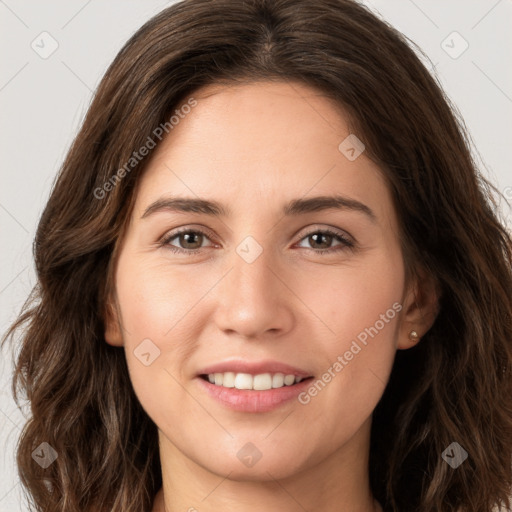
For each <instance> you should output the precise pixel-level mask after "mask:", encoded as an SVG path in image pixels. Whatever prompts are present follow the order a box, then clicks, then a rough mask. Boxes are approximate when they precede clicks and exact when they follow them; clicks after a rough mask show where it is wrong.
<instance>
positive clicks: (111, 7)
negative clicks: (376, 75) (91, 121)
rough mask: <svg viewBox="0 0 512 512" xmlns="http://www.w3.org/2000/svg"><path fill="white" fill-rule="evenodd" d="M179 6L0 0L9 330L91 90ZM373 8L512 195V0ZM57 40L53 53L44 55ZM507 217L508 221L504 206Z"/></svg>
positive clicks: (10, 450)
mask: <svg viewBox="0 0 512 512" xmlns="http://www.w3.org/2000/svg"><path fill="white" fill-rule="evenodd" d="M171 3H173V2H164V1H162V0H144V1H142V0H124V1H123V2H121V1H120V0H117V1H110V2H108V3H107V2H100V1H99V0H89V1H87V0H71V1H69V0H68V1H66V2H64V1H57V0H53V1H46V2H38V1H36V0H27V1H24V2H21V1H16V0H5V1H3V0H0V24H1V25H0V44H1V47H2V49H3V52H2V55H3V60H2V63H1V66H0V108H1V112H2V116H1V121H0V130H1V133H0V144H1V154H2V160H1V164H0V169H1V171H0V172H1V183H2V186H1V188H0V226H1V233H2V243H1V245H2V250H1V252H0V301H1V302H0V316H1V317H0V330H1V331H2V333H3V332H5V329H6V328H7V326H8V325H9V324H10V322H11V321H13V320H14V318H15V316H16V314H17V312H18V311H19V308H20V306H21V305H22V303H23V301H24V299H25V298H26V296H27V294H28V292H29V291H30V289H31V287H32V286H33V285H34V283H35V275H34V269H33V262H32V254H31V244H32V240H33V237H34V233H35V228H36V225H37V221H38V218H39V216H40V214H41V212H42V209H43V207H44V204H45V201H46V199H47V197H48V194H49V191H50V187H51V185H52V182H53V180H54V177H55V175H56V173H57V171H58V169H59V167H60V164H61V163H62V160H63V158H64V156H65V154H66V152H67V150H68V148H69V146H70V144H71V141H72V139H73V137H74V136H75V134H76V132H77V130H78V127H79V125H80V123H81V121H82V119H83V116H84V114H85V112H86V109H87V107H88V105H89V102H90V100H91V97H92V92H93V91H94V89H95V88H96V86H97V85H98V83H99V80H100V78H101V77H102V75H103V73H104V72H105V71H106V68H107V66H108V64H109V63H110V62H111V61H112V59H113V58H114V56H115V55H116V54H117V52H118V51H119V50H120V49H121V47H122V45H123V44H124V42H125V41H126V40H127V39H128V38H129V37H130V36H131V35H132V34H133V32H134V31H135V30H136V29H137V28H138V27H139V26H141V25H142V24H143V22H145V21H146V20H147V19H149V18H150V17H151V16H153V15H154V14H156V13H157V12H159V11H160V10H161V9H163V8H164V7H166V6H168V5H170V4H171ZM365 3H366V4H367V5H369V6H370V7H372V8H373V9H374V10H375V11H376V12H377V13H379V14H380V16H382V17H383V18H385V19H386V20H388V21H389V22H390V23H391V24H393V25H394V26H395V27H396V28H397V29H399V30H400V31H401V32H403V33H405V34H406V35H407V36H408V37H410V38H411V39H412V40H413V41H415V42H416V43H417V44H418V45H419V46H420V47H421V48H422V49H423V51H424V52H425V53H426V54H427V55H428V57H429V59H430V61H431V62H429V61H428V60H427V61H425V63H426V65H427V66H428V67H429V69H431V70H434V69H435V72H436V73H437V75H438V77H439V79H440V80H441V83H442V85H443V87H444V89H445V91H446V92H447V94H448V96H449V97H450V98H451V99H452V100H453V102H454V103H455V104H456V106H457V108H458V110H459V111H460V113H461V115H462V116H463V118H464V120H465V122H466V125H467V127H468V129H469V131H470V134H471V136H472V138H473V141H474V146H475V148H478V153H477V152H476V149H475V156H476V158H477V159H478V161H479V162H480V165H481V168H482V170H483V172H484V173H485V174H486V175H487V176H488V177H490V179H491V180H492V181H493V183H495V184H496V186H497V187H498V188H499V189H500V190H501V191H502V192H504V193H505V194H506V195H507V197H508V198H509V199H512V172H511V162H512V156H511V153H510V147H511V135H512V115H511V114H512V66H511V65H510V63H511V62H512V59H511V56H512V55H511V54H512V44H511V43H512V35H511V32H512V31H511V27H512V0H498V1H496V0H474V1H467V0H466V1H464V0H431V1H427V0H414V1H413V0H368V1H366V2H365ZM454 31H456V32H458V33H459V34H460V36H461V37H459V36H457V35H455V36H454V35H450V34H452V33H453V32H454ZM42 32H48V33H49V34H50V36H48V35H42V36H41V35H40V34H41V33H42ZM54 41H56V43H55V42H54ZM443 41H444V42H443ZM466 42H467V43H466ZM52 44H53V45H55V44H58V48H57V50H56V51H55V52H54V53H53V54H52V55H50V56H48V57H47V58H42V56H41V54H42V55H43V56H46V55H44V53H43V52H44V51H49V50H50V49H51V48H52ZM466 44H467V45H469V46H468V48H467V49H466V50H465V51H464V52H462V50H463V49H464V48H465V46H466ZM31 45H32V46H31ZM33 47H34V48H33ZM36 50H37V51H36ZM38 52H39V53H38ZM450 54H451V55H450ZM459 54H460V55H459ZM506 63H508V65H507V64H506ZM502 212H503V216H504V217H505V218H506V221H507V223H508V224H509V226H512V222H511V218H512V216H511V212H510V209H509V208H508V207H507V206H506V205H505V204H503V206H502ZM0 363H1V366H0V439H1V441H2V447H3V449H2V454H3V455H2V457H1V458H0V474H1V476H2V478H1V479H0V512H13V511H19V510H26V509H25V508H24V507H23V506H22V503H23V500H22V487H21V485H20V484H19V481H18V478H17V473H16V469H15V464H14V448H15V443H16V441H17V437H18V435H19V432H20V429H21V427H22V425H23V423H24V417H23V415H22V413H21V412H20V411H19V410H18V409H17V408H16V404H15V403H14V401H13V400H12V397H11V393H10V372H11V371H12V368H11V356H10V353H8V352H7V351H5V352H4V353H3V354H2V359H1V361H0Z"/></svg>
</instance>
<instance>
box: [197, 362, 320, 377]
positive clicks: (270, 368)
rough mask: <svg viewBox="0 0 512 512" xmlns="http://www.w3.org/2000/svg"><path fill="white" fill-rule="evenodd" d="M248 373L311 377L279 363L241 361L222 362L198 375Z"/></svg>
mask: <svg viewBox="0 0 512 512" xmlns="http://www.w3.org/2000/svg"><path fill="white" fill-rule="evenodd" d="M225 372H233V373H249V374H251V375H260V374H262V373H283V374H284V375H295V376H296V377H303V378H306V377H311V373H308V372H307V371H306V370H303V369H301V368H297V367H295V366H291V365H289V364H286V363H281V362H279V361H272V360H265V361H243V360H241V359H233V360H230V361H222V362H220V363H216V364H212V365H209V366H205V367H204V368H202V369H201V370H200V371H199V372H198V375H208V374H210V373H225Z"/></svg>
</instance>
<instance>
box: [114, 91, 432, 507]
mask: <svg viewBox="0 0 512 512" xmlns="http://www.w3.org/2000/svg"><path fill="white" fill-rule="evenodd" d="M193 97H194V98H195V99H196V100H197V102H198V104H197V106H195V107H194V108H193V109H192V111H191V112H190V113H189V114H188V115H186V116H185V117H184V118H183V119H181V120H180V122H179V124H177V125H176V126H175V127H174V128H173V130H172V131H171V132H170V134H169V135H168V136H167V137H166V138H165V139H163V141H162V142H161V143H160V145H159V146H158V147H157V148H156V149H155V150H154V151H155V152H154V154H153V156H152V159H151V161H150V163H149V166H148V168H147V169H146V171H145V173H144V175H143V176H142V177H141V179H140V183H139V188H138V190H137V196H136V201H135V205H134V209H133V214H132V217H131V219H130V223H129V226H128V229H127V231H126V233H125V236H124V238H123V240H122V244H121V247H120V252H119V256H118V259H117V262H116V267H115V290H113V292H112V295H111V307H109V308H108V312H107V315H108V320H107V325H106V332H105V339H106V341H107V342H108V343H110V344H111V345H114V346H120V347H121V346H123V347H124V349H125V351H126V359H127V364H128V368H129V372H130V377H131V380H132V383H133V387H134V390H135V392H136V394H137V397H138V399H139V400H140V402H141V404H142V406H143V407H144V409H145V411H146V412H147V413H148V415H149V416H150V417H151V419H152V420H153V421H154V422H155V424H156V425H157V427H158V429H159V446H160V457H161V461H162V478H163V488H162V489H161V490H160V492H159V493H158V494H157V496H156V498H155V502H154V508H153V512H164V510H165V511H167V512H177V511H187V510H188V511H190V512H193V511H194V510H197V511H200V512H210V511H218V510H235V509H240V508H242V509H243V510H244V511H245V512H263V511H268V510H280V511H281V512H292V511H293V512H296V511H297V510H299V509H300V510H309V511H313V510H323V511H326V512H339V511H340V510H351V511H360V512H370V511H375V510H381V508H380V506H379V505H378V504H377V503H376V501H374V499H373V496H372V494H371V490H370V486H369V478H368V457H369V440H370V429H371V422H372V412H373V410H374V408H375V406H376V405H377V403H378V401H379V399H380V397H381V396H382V393H383V391H384V389H385V385H386V383H387V381H388V378H389V375H390V372H391V369H392V365H393V360H394V356H395V352H396V350H398V349H408V348H410V347H411V346H413V345H414V344H415V343H416V342H417V341H415V340H413V341H411V340H410V339H409V333H410V331H411V330H413V329H414V330H415V331H416V332H417V333H418V334H419V336H420V338H421V336H423V334H424V333H425V332H426V331H427V330H428V329H429V328H430V326H431V325H432V322H433V319H434V311H435V309H436V300H437V299H436V295H435V292H434V291H433V290H434V288H433V284H432V283H431V282H430V280H429V279H428V278H427V277H426V276H423V278H422V279H418V280H411V282H409V283H406V281H405V274H404V262H403V257H402V251H401V247H400V243H399V239H398V232H399V229H398V219H397V216H396V212H395V209H394V207H393V204H392V201H391V195H390V191H389V188H388V186H387V184H386V181H385V180H384V178H383V175H382V172H381V171H380V169H379V168H378V167H377V166H376V165H375V164H374V163H373V162H372V161H370V160H369V159H368V158H367V157H366V155H365V153H364V152H363V153H362V154H361V155H360V156H359V157H358V158H357V159H356V160H354V161H350V160H349V159H347V158H346V156H345V155H344V154H343V153H342V152H341V151H340V150H339V149H338V146H339V144H340V142H341V141H343V140H344V139H345V138H346V137H347V136H348V135H349V134H350V133H351V132H350V129H349V125H348V123H347V120H346V117H345V116H344V115H343V113H342V111H341V109H340V108H339V107H338V106H337V105H335V104H334V103H333V102H332V101H331V100H329V99H327V98H325V97H324V96H322V95H321V94H320V93H319V92H318V91H316V90H314V89H311V88H309V87H307V86H305V85H301V84H299V83H290V82H287V83H280V82H279V83H276V82H273V83H271V82H259V83H250V84H243V85H236V86H232V87H221V86H208V87H206V88H203V89H201V90H199V91H197V93H196V94H194V95H193ZM334 193H337V194H340V195H343V196H346V197H348V198H351V199H353V200H357V201H360V202H361V203H364V204H365V205H366V206H368V207H369V208H371V210H372V211H373V212H374V214H375V221H372V220H371V219H370V218H369V217H368V216H367V215H365V214H364V213H362V212H360V211H356V210H349V209H345V210H333V209H331V210H325V211H318V212H309V213H305V214H300V215H295V216H291V217H289V218H288V217H285V216H283V213H282V211H281V210H282V207H283V205H284V204H285V203H287V202H288V201H290V200H291V199H295V198H304V197H312V196H320V195H333V194H334ZM171 194H172V195H173V196H179V197H192V198H197V197H201V198H206V199H210V200H216V201H218V202H220V203H222V204H223V205H225V206H226V207H229V208H230V209H231V210H232V215H231V216H229V217H218V218H217V217H212V216H209V215H206V214H204V213H191V212H187V213H183V212H175V211H169V210H167V211H166V210H162V211H157V212H154V213H152V214H150V215H147V216H146V217H144V218H141V217H142V216H143V213H144V212H145V210H146V209H147V207H148V206H149V205H150V204H152V203H153V202H154V201H156V200H158V199H161V198H163V197H167V196H169V195H171ZM181 227H187V228H190V230H191V231H193V230H194V228H195V229H196V230H197V229H202V230H205V231H206V232H207V233H206V234H205V235H204V236H203V237H201V235H200V234H199V235H197V234H196V238H192V239H190V240H189V241H188V244H187V239H186V238H185V239H184V237H179V236H175V237H173V238H172V239H171V240H169V241H168V245H167V246H165V245H162V244H159V240H161V239H162V237H164V235H166V234H171V233H172V232H173V231H175V230H176V228H181ZM325 228H331V229H333V230H335V231H337V232H339V233H341V234H343V235H345V236H348V237H350V239H351V240H352V241H355V244H356V245H355V248H354V249H350V248H347V247H346V246H344V245H343V244H342V243H341V242H339V241H337V240H336V239H335V238H331V239H330V240H329V237H327V240H326V239H322V238H320V239H317V241H316V243H315V239H312V238H311V236H310V235H312V234H314V233H318V231H319V230H320V231H321V230H322V229H325ZM249 235H250V236H252V237H253V238H254V239H255V240H256V241H257V242H258V244H259V245H260V246H261V248H262V253H261V254H260V256H259V257H258V258H257V259H256V260H255V261H254V262H252V263H248V262H247V261H245V260H244V259H243V258H241V257H240V256H239V255H238V254H237V252H236V248H237V246H238V245H239V244H240V243H241V242H242V241H243V240H244V238H245V237H247V236H249ZM169 245H173V246H174V247H177V248H181V249H182V250H183V251H187V250H188V251H190V250H191V249H192V248H196V247H200V248H201V249H200V252H199V253H197V254H192V255H190V254H185V253H183V254H175V253H173V252H171V250H170V249H169ZM329 249H330V250H331V253H330V254H328V253H326V254H324V255H321V254H320V252H321V251H322V250H323V251H324V252H325V251H327V250H329ZM336 249H340V250H338V251H334V252H333V250H336ZM315 250H316V252H315ZM395 303H398V304H400V305H401V306H402V310H401V311H400V312H399V313H398V314H397V315H396V316H395V317H394V318H393V319H391V320H389V321H388V322H387V323H386V324H385V326H384V328H382V329H381V330H380V331H379V332H378V334H377V335H376V336H375V337H374V338H369V341H368V344H367V345H366V346H364V348H363V349H362V350H361V351H360V352H359V353H358V354H357V355H355V356H354V357H353V359H352V360H350V361H349V362H348V364H347V365H346V366H345V367H344V368H343V370H342V371H340V372H338V373H336V376H335V377H334V378H332V380H331V382H329V383H328V385H326V386H325V388H324V389H323V390H322V391H321V392H319V393H318V394H317V395H316V396H315V397H313V398H311V400H310V402H309V403H308V404H306V405H303V404H301V403H299V402H298V401H297V400H292V401H291V402H288V403H286V404H285V405H283V406H281V407H279V408H277V409H276V410H274V411H270V412H265V413H247V412H238V411H233V410H230V409H228V408H226V407H225V406H224V405H222V404H220V403H218V402H216V401H214V400H213V399H212V398H210V397H209V396H208V395H207V394H206V393H204V391H202V389H201V387H200V386H199V382H198V379H197V373H198V371H199V370H200V369H201V367H204V366H206V365H210V364H212V363H218V362H220V361H223V360H226V359H229V358H234V357H241V358H245V359H250V360H261V359H274V360H278V361H281V362H286V363H288V364H291V365H293V366H297V367H299V368H303V369H306V370H308V372H310V373H311V375H314V376H315V377H317V378H319V377H321V376H322V374H324V372H326V371H327V369H328V368H329V367H332V366H333V363H334V362H335V361H336V360H337V358H338V356H339V355H343V354H344V353H345V352H346V351H347V350H348V349H349V348H350V346H351V343H352V342H353V340H355V339H356V336H357V335H358V334H359V333H361V332H362V331H364V329H365V328H369V327H370V326H374V325H375V323H376V321H377V320H379V318H381V317H380V315H381V314H384V313H385V312H386V311H387V310H389V309H390V308H391V307H392V305H393V304H395ZM147 338H149V339H150V340H151V341H152V342H153V343H154V344H155V345H156V346H157V347H158V348H159V350H160V355H159V356H158V357H157V358H156V359H155V360H154V361H153V362H152V363H151V364H150V365H149V366H145V365H144V364H142V363H141V362H140V360H139V359H138V358H137V357H136V356H135V355H134V350H135V349H136V348H137V346H138V345H139V344H140V343H141V341H142V340H144V339H147ZM248 442H251V443H253V444H254V445H255V446H256V447H257V448H258V450H259V451H260V452H261V454H262V457H261V459H260V460H259V461H258V462H257V463H256V464H255V465H254V466H252V467H247V466H246V465H244V464H242V463H241V461H240V460H239V459H238V458H237V452H238V451H239V450H240V449H241V448H242V447H243V446H244V445H245V444H246V443H248Z"/></svg>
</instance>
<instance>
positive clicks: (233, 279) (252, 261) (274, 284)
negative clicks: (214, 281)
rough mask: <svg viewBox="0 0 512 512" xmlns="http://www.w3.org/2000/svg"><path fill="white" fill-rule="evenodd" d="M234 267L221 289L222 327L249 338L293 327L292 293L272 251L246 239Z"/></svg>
mask: <svg viewBox="0 0 512 512" xmlns="http://www.w3.org/2000/svg"><path fill="white" fill-rule="evenodd" d="M230 266H231V271H230V272H229V273H228V275H227V276H226V278H225V280H223V283H222V284H221V287H220V288H219V294H220V296H219V300H218V302H217V311H216V321H217V324H218V327H219V328H221V329H224V330H232V331H237V332H238V333H239V334H241V335H243V336H245V337H254V336H259V335H261V334H263V333H264V332H265V331H267V330H272V331H276V330H286V329H287V328H289V326H290V324H291V322H292V321H293V314H292V311H291V309H290V299H291V296H290V291H289V290H288V289H287V287H286V286H285V285H284V283H283V282H282V280H284V278H281V279H280V278H279V277H278V276H279V264H278V263H277V262H276V258H275V257H274V255H273V253H272V251H271V250H265V249H264V248H263V247H262V246H261V245H260V244H259V243H258V242H257V241H256V240H255V239H254V238H253V237H250V236H249V237H246V238H245V239H244V240H243V241H242V242H241V243H240V244H239V245H238V246H237V247H236V248H235V251H234V253H233V257H232V260H231V265H230Z"/></svg>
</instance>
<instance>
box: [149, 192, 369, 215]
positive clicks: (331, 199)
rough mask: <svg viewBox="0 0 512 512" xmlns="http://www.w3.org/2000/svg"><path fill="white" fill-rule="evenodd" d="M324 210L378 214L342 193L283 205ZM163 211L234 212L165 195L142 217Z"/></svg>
mask: <svg viewBox="0 0 512 512" xmlns="http://www.w3.org/2000/svg"><path fill="white" fill-rule="evenodd" d="M323 210H345V211H356V212H360V213H363V214H364V215H366V216H367V217H368V218H369V219H370V220H371V221H372V222H377V216H376V215H375V213H374V212H373V210H372V209H371V208H370V207H369V206H367V205H365V204H364V203H361V202H360V201H357V200H355V199H351V198H349V197H344V196H341V195H334V196H317V197H309V198H307V199H303V198H300V199H293V200H291V201H289V202H288V203H287V204H286V205H285V206H284V207H283V214H284V215H285V216H294V215H303V214H306V213H312V212H319V211H323ZM161 211H171V212H184V213H185V212H188V213H190V212H192V213H202V214H204V215H211V216H213V217H230V216H231V214H232V213H231V210H230V208H229V207H227V206H224V205H222V204H221V203H219V202H217V201H210V200H206V199H201V198H188V197H164V198H161V199H158V200H156V201H155V202H154V203H151V204H150V205H149V206H148V207H147V208H146V210H145V211H144V213H143V214H142V216H141V219H144V218H145V217H148V216H149V215H151V214H153V213H156V212H161Z"/></svg>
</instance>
